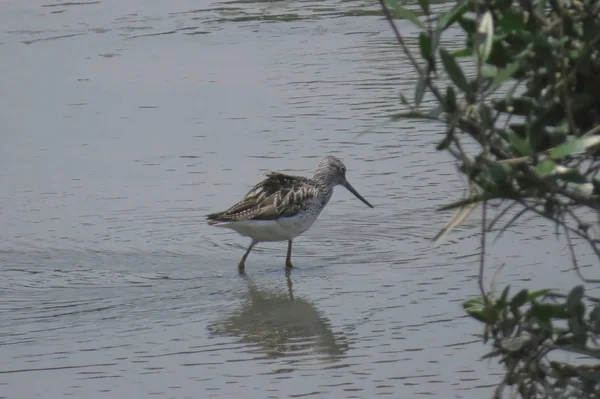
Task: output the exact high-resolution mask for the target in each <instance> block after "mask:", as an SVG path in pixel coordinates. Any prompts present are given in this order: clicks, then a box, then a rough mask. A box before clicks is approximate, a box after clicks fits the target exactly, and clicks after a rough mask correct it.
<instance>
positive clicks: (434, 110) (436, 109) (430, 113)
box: [425, 104, 444, 120]
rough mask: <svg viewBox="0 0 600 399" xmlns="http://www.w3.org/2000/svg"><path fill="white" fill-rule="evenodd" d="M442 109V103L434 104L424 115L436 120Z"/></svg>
mask: <svg viewBox="0 0 600 399" xmlns="http://www.w3.org/2000/svg"><path fill="white" fill-rule="evenodd" d="M443 111H444V109H443V107H442V105H441V104H440V105H436V106H435V107H433V108H431V109H430V110H429V111H427V112H426V113H425V115H427V116H429V117H431V119H432V120H437V119H439V117H440V115H441V114H442V112H443Z"/></svg>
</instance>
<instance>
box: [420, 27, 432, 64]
mask: <svg viewBox="0 0 600 399" xmlns="http://www.w3.org/2000/svg"><path fill="white" fill-rule="evenodd" d="M419 47H421V56H422V57H423V58H424V59H426V60H427V61H430V60H431V59H432V58H433V53H432V52H431V36H429V34H428V33H427V32H421V33H420V34H419Z"/></svg>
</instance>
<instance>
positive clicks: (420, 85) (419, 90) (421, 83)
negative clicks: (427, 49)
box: [415, 75, 426, 107]
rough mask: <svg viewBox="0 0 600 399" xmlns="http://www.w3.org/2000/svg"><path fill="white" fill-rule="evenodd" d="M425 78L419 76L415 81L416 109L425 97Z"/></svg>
mask: <svg viewBox="0 0 600 399" xmlns="http://www.w3.org/2000/svg"><path fill="white" fill-rule="evenodd" d="M425 88H426V86H425V76H424V75H421V76H420V77H419V80H418V81H417V87H415V105H416V106H417V107H418V106H419V105H421V101H423V96H424V95H425Z"/></svg>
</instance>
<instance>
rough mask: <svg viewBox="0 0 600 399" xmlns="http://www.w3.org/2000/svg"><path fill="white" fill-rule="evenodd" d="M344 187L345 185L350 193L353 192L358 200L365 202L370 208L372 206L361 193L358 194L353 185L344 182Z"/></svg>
mask: <svg viewBox="0 0 600 399" xmlns="http://www.w3.org/2000/svg"><path fill="white" fill-rule="evenodd" d="M344 187H346V188H347V189H348V191H350V192H351V193H352V194H354V195H355V196H356V198H358V199H359V200H361V201H362V202H364V203H365V204H367V205H368V206H370V207H371V208H373V205H371V204H369V201H367V200H366V199H364V198H363V196H362V195H360V194H359V193H358V191H356V190H355V189H354V187H352V184H350V183H348V182H345V183H344Z"/></svg>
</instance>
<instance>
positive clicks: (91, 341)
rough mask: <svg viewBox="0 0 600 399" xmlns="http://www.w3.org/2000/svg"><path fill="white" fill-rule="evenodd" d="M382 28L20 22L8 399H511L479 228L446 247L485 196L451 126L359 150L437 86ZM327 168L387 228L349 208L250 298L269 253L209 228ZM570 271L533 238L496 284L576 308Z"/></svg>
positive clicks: (8, 110) (8, 117) (10, 160)
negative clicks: (406, 99)
mask: <svg viewBox="0 0 600 399" xmlns="http://www.w3.org/2000/svg"><path fill="white" fill-rule="evenodd" d="M376 8H377V7H376V4H374V3H370V2H357V1H350V2H348V1H339V2H338V1H335V0H331V1H325V2H323V1H318V2H317V1H313V2H307V1H294V2H292V1H283V2H273V3H271V2H264V3H263V2H259V3H252V2H208V1H201V2H198V1H191V0H181V1H169V2H165V1H158V0H153V1H148V0H143V1H142V0H128V1H95V2H93V1H90V2H75V3H62V4H61V3H56V2H52V1H51V0H47V1H37V0H36V1H28V2H21V1H4V2H1V3H0V10H1V11H2V12H1V13H0V26H2V31H1V32H0V54H1V58H2V62H1V63H0V72H1V73H0V90H1V92H2V95H1V96H0V120H2V133H1V136H0V137H1V142H0V144H1V145H0V225H1V226H2V229H1V233H0V244H1V247H0V397H1V398H19V399H20V398H33V397H43V398H57V397H63V396H74V397H81V398H83V397H85V398H146V397H149V396H150V395H152V397H164V398H204V397H219V398H234V397H235V398H239V397H261V398H263V397H264V398H281V397H301V396H312V397H321V398H352V397H354V398H367V397H374V396H376V395H384V394H385V395H388V396H391V397H418V396H434V397H453V398H480V397H485V396H487V395H489V394H490V392H491V388H490V386H491V385H493V384H494V383H495V382H497V381H498V380H499V378H500V377H499V373H500V372H501V370H500V369H498V368H497V367H496V366H495V365H494V364H490V363H488V362H485V361H480V360H479V358H480V357H481V356H482V355H483V354H484V353H485V347H484V346H483V345H482V344H480V343H479V340H478V338H477V337H476V336H474V334H475V333H479V332H480V331H481V330H480V326H479V325H477V324H476V323H475V322H473V321H471V320H470V319H468V318H466V317H465V316H464V314H463V312H462V310H461V307H460V303H461V301H462V300H464V299H465V298H467V297H468V296H470V295H474V294H476V293H477V285H476V274H477V262H478V258H477V256H478V255H477V247H478V236H477V233H478V228H476V226H477V217H475V218H474V219H473V220H472V221H470V222H469V223H468V224H467V225H466V226H465V228H463V229H462V230H460V231H457V232H456V233H454V234H452V235H451V236H450V238H449V241H448V243H447V244H445V245H443V246H442V247H440V248H432V247H431V246H430V243H429V238H431V237H432V236H433V235H434V234H435V233H436V232H437V231H438V229H439V228H440V227H441V226H443V224H444V223H445V221H446V220H447V218H448V217H449V215H448V214H439V213H436V212H435V208H436V207H437V206H439V205H441V204H445V203H447V202H448V201H450V200H453V199H456V198H458V197H459V196H460V195H461V193H462V185H461V183H460V181H459V180H458V179H457V177H456V174H455V172H454V170H455V169H454V166H453V165H452V163H450V162H449V159H448V158H446V157H444V155H443V154H438V153H437V152H435V150H434V146H433V145H432V143H434V142H435V141H436V140H437V139H438V138H439V137H440V134H441V133H440V131H439V129H438V127H436V126H432V125H428V124H422V123H412V122H411V123H409V122H405V123H398V124H395V125H390V126H382V127H379V128H376V129H374V130H375V132H374V133H372V134H370V135H366V136H364V137H361V138H359V139H356V138H355V137H356V134H357V133H359V132H361V131H362V130H364V129H366V128H368V127H372V126H375V125H377V124H378V123H380V122H381V117H382V116H385V115H387V114H389V113H391V112H394V111H395V110H397V104H398V102H399V100H398V93H399V91H400V90H405V91H406V92H407V95H408V96H412V87H413V85H414V75H413V74H412V71H411V70H410V68H409V67H408V64H407V62H406V60H405V59H403V57H402V56H401V55H400V53H399V52H398V51H397V49H396V47H395V43H394V40H393V38H392V36H391V35H390V32H389V29H388V26H387V24H386V23H385V21H383V20H382V19H381V18H380V17H378V16H355V14H357V11H356V10H363V11H364V10H375V9H376ZM398 23H399V26H400V27H401V28H402V29H403V31H404V32H406V34H407V35H410V34H411V33H413V30H412V27H411V26H410V25H408V24H407V23H404V21H399V22H398ZM451 39H452V38H447V40H449V41H450V43H451ZM326 154H335V155H338V156H340V157H342V158H343V159H344V160H345V162H346V164H347V166H348V168H349V173H348V177H349V179H350V181H351V182H352V183H353V184H354V186H355V187H356V188H357V189H358V190H359V191H360V192H361V193H362V194H363V195H364V196H365V197H366V198H367V199H368V200H369V201H370V202H372V203H373V204H374V205H375V206H376V207H375V209H369V208H367V207H365V206H364V205H363V204H362V203H360V202H359V201H358V200H356V199H355V198H353V197H352V195H351V194H349V193H348V192H346V191H345V190H343V189H338V191H337V192H336V194H335V195H334V198H333V200H332V202H331V203H330V205H329V206H328V207H327V209H326V210H325V211H324V212H323V214H322V215H321V217H320V219H319V220H318V221H317V223H316V224H315V225H314V226H313V228H312V229H311V230H309V231H308V232H307V233H306V234H305V235H304V236H303V237H301V238H299V239H297V240H296V241H295V247H294V261H295V264H296V266H297V267H296V268H295V269H294V270H293V272H292V274H291V276H289V278H287V277H286V276H285V273H284V268H283V265H284V259H285V250H286V245H285V243H271V244H261V245H260V246H258V247H257V248H256V249H255V250H254V251H253V253H252V254H251V256H250V258H249V259H248V262H247V272H248V277H247V278H241V277H239V276H238V275H237V270H236V264H237V262H238V261H239V259H240V257H241V255H242V254H243V251H244V248H245V246H246V245H247V244H248V243H247V241H246V240H245V239H244V238H241V237H239V236H237V235H236V234H235V233H233V232H229V231H224V230H220V229H215V228H211V227H209V226H207V225H206V224H205V222H204V214H206V213H208V212H210V211H216V210H221V209H222V208H224V207H226V206H228V205H231V204H232V203H233V202H235V201H236V200H238V199H239V198H240V196H242V195H243V194H244V193H245V192H246V191H247V190H248V189H249V187H251V186H252V185H253V184H254V183H256V182H257V181H258V180H259V179H261V174H262V173H263V172H264V171H267V170H271V169H275V170H282V171H287V172H290V173H298V174H305V175H309V174H311V173H312V171H313V170H314V168H315V166H316V164H317V162H318V160H319V158H320V157H322V156H323V155H326ZM568 259H569V258H568V252H567V251H566V250H565V249H563V247H562V244H561V242H560V241H558V242H557V241H556V240H555V239H554V238H553V237H552V227H551V226H547V225H542V226H537V225H534V224H532V225H525V226H523V225H521V226H520V227H519V231H518V232H512V233H510V232H509V233H507V234H506V235H505V236H504V238H503V239H501V240H500V241H499V242H498V243H497V244H496V245H495V246H494V247H493V248H492V250H491V255H490V258H489V262H488V264H489V268H490V270H489V274H493V273H494V271H495V270H496V269H498V268H499V267H500V266H501V265H502V264H504V263H506V264H507V266H506V268H505V269H504V270H503V271H502V272H501V273H500V274H499V275H498V277H497V278H496V282H497V284H503V283H506V282H512V283H513V284H514V285H516V286H519V285H522V284H523V282H527V284H529V285H530V286H556V287H559V288H564V287H569V286H570V285H572V284H573V283H575V282H576V281H577V280H576V278H575V275H574V274H573V273H572V272H566V271H565V272H564V273H562V274H561V276H564V278H561V280H560V281H554V280H556V275H557V273H560V270H562V269H566V268H568ZM552 272H554V273H552Z"/></svg>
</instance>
